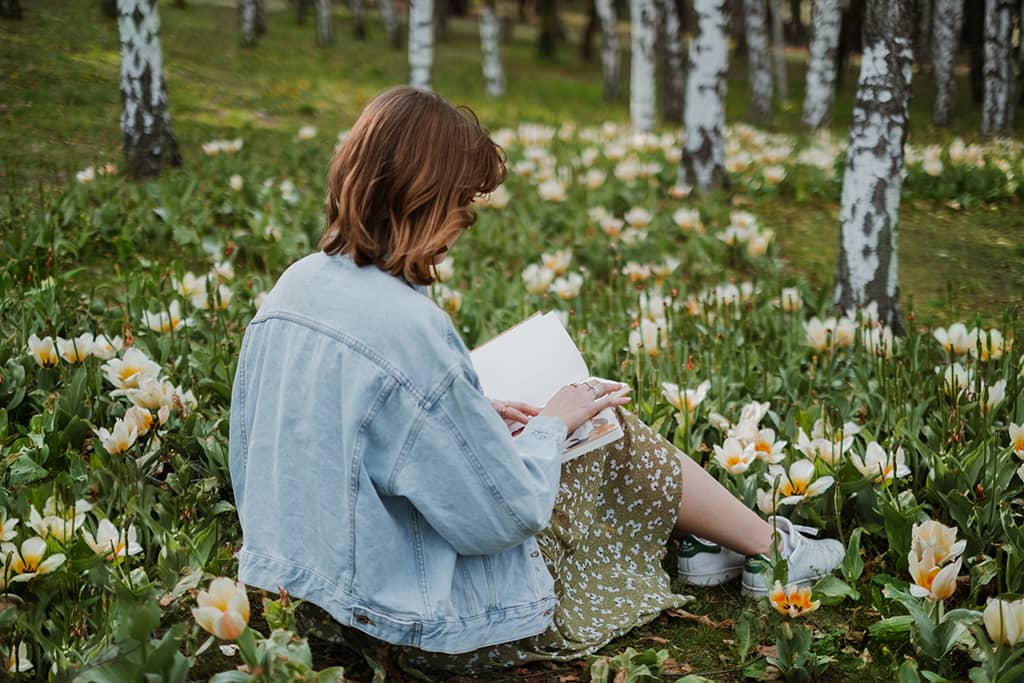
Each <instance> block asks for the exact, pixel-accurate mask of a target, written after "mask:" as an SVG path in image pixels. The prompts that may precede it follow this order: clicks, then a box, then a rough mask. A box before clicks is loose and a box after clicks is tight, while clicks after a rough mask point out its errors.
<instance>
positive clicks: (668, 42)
mask: <svg viewBox="0 0 1024 683" xmlns="http://www.w3.org/2000/svg"><path fill="white" fill-rule="evenodd" d="M657 7H658V15H659V17H660V18H661V20H660V21H658V22H656V23H657V25H658V29H659V30H658V34H659V35H658V44H659V46H660V49H659V51H658V52H659V55H660V57H659V64H660V66H661V74H660V75H659V80H658V82H659V83H660V85H661V88H660V90H659V94H660V98H659V99H660V102H661V117H662V119H664V120H665V121H666V122H669V123H682V122H683V88H684V87H685V86H686V81H685V77H684V74H683V40H682V26H681V25H680V20H679V8H678V7H677V6H676V0H659V3H658V5H657Z"/></svg>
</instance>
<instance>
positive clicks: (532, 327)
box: [469, 313, 589, 408]
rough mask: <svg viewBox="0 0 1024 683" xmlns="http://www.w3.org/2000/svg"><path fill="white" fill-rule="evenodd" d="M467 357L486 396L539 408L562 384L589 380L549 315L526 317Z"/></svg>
mask: <svg viewBox="0 0 1024 683" xmlns="http://www.w3.org/2000/svg"><path fill="white" fill-rule="evenodd" d="M469 357H470V360H472V362H473V367H474V368H475V369H476V373H477V375H478V376H479V377H480V385H481V387H482V388H483V392H484V395H485V396H487V397H488V398H491V399H494V400H498V401H522V402H523V403H528V404H530V405H532V406H536V407H538V408H540V407H543V406H544V405H546V404H547V402H548V400H549V399H550V398H551V397H552V396H554V395H555V392H557V391H558V390H559V389H561V388H562V387H564V386H565V385H566V384H571V383H573V382H582V381H584V380H585V379H587V377H589V373H588V372H587V364H586V362H585V361H584V360H583V356H582V355H581V354H580V352H579V349H577V348H576V344H575V343H573V341H572V338H571V337H570V336H569V333H568V332H566V330H565V327H563V326H562V321H560V320H559V319H558V317H557V316H556V315H555V314H554V313H545V314H543V315H539V314H538V315H534V316H532V317H530V318H527V319H526V320H524V321H523V322H521V323H519V324H518V325H516V326H515V327H511V328H509V329H508V330H506V331H505V332H502V333H501V334H499V335H498V336H497V337H494V338H493V339H491V340H490V341H487V342H485V343H484V344H482V345H481V346H478V347H477V348H475V349H473V351H471V352H470V354H469Z"/></svg>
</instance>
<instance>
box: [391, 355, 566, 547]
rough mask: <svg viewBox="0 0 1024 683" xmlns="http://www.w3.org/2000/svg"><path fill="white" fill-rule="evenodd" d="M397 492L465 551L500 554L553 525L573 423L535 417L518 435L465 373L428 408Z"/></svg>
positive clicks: (401, 466) (398, 469)
mask: <svg viewBox="0 0 1024 683" xmlns="http://www.w3.org/2000/svg"><path fill="white" fill-rule="evenodd" d="M414 429H418V434H417V436H416V440H415V442H414V443H413V445H412V448H410V449H408V450H407V454H408V455H407V457H406V458H405V459H404V461H403V462H399V463H397V464H396V466H395V470H394V473H393V474H392V476H391V478H390V481H391V487H390V488H391V489H392V490H391V493H392V494H394V495H399V496H404V497H406V498H407V499H408V500H409V501H410V502H411V503H412V504H413V506H414V507H415V508H416V509H417V510H418V511H419V513H420V514H421V515H422V516H423V518H424V519H425V520H426V521H427V522H428V523H429V524H430V525H431V526H432V527H433V528H434V529H435V530H436V531H437V532H438V533H439V534H440V535H441V536H442V537H443V538H444V539H445V540H447V541H448V542H449V543H450V544H451V545H452V547H454V548H455V550H456V552H458V553H459V554H460V555H485V554H494V553H498V552H501V551H503V550H506V549H508V548H511V547H514V546H516V545H519V544H521V543H522V542H524V541H525V540H526V539H528V538H530V537H531V536H534V535H536V534H537V533H538V532H539V531H541V530H542V529H543V528H544V527H546V526H547V524H548V522H549V520H550V518H551V512H552V508H553V507H554V503H555V496H556V495H557V493H558V484H559V476H560V472H561V455H562V443H563V442H564V441H565V437H566V425H565V423H564V422H563V421H562V420H561V419H559V418H557V417H540V416H538V417H535V418H533V419H532V420H531V421H530V423H529V425H527V426H526V428H525V429H523V431H522V432H521V433H520V434H519V436H517V437H515V438H512V436H510V435H509V432H508V428H507V427H506V426H505V423H504V421H503V420H502V419H501V418H500V417H499V416H498V415H497V413H496V412H495V411H494V408H492V407H491V403H490V401H489V400H488V399H487V398H486V397H485V396H484V395H483V394H482V393H481V392H480V390H479V389H478V388H477V386H475V384H474V383H473V382H472V381H471V378H470V377H468V376H467V375H466V374H465V373H463V372H459V371H456V372H455V373H454V377H453V379H452V380H451V384H450V385H449V386H448V388H447V389H446V390H445V391H444V393H443V394H441V395H440V397H439V398H438V400H436V401H434V402H433V403H432V404H431V405H430V406H429V407H427V408H421V410H420V414H419V415H418V416H417V420H416V425H415V426H414Z"/></svg>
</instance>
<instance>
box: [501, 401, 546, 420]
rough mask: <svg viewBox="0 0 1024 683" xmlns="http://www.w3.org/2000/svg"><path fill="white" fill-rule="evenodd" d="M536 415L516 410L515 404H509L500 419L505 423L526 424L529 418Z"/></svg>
mask: <svg viewBox="0 0 1024 683" xmlns="http://www.w3.org/2000/svg"><path fill="white" fill-rule="evenodd" d="M518 405H521V404H518ZM538 412H539V411H538ZM536 414H537V413H532V414H531V413H527V412H525V411H523V410H521V409H520V408H518V407H517V404H515V403H509V404H508V409H507V410H506V411H505V414H504V415H502V417H503V418H504V419H505V420H506V421H511V422H522V423H523V424H526V423H527V422H529V421H530V418H531V417H533V416H534V415H536Z"/></svg>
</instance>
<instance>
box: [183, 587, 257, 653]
mask: <svg viewBox="0 0 1024 683" xmlns="http://www.w3.org/2000/svg"><path fill="white" fill-rule="evenodd" d="M196 604H197V605H199V606H198V607H196V608H193V609H192V616H193V617H195V620H196V623H197V624H199V626H201V627H202V628H203V629H204V630H205V631H207V632H208V633H211V634H213V635H215V636H217V637H218V638H220V639H221V640H234V639H236V638H238V636H239V635H241V633H242V631H243V630H245V627H246V626H247V625H248V624H249V596H248V595H247V594H246V589H245V584H243V583H241V582H235V581H233V580H231V579H229V578H227V577H224V576H219V577H217V578H215V579H214V580H213V581H211V582H210V586H209V588H208V589H207V590H205V591H199V594H198V595H197V596H196Z"/></svg>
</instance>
